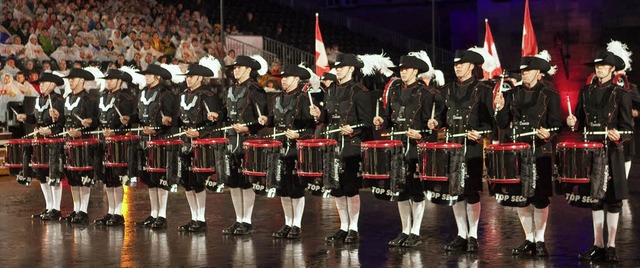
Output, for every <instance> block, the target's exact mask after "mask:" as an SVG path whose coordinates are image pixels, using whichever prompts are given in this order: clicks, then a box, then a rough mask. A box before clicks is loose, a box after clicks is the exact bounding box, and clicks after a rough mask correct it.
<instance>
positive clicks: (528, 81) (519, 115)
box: [497, 50, 563, 257]
mask: <svg viewBox="0 0 640 268" xmlns="http://www.w3.org/2000/svg"><path fill="white" fill-rule="evenodd" d="M550 60H551V56H550V55H549V53H548V52H547V51H546V50H545V51H542V52H540V53H539V54H538V55H535V56H525V57H522V59H521V60H520V70H521V72H522V84H521V85H519V86H516V87H515V88H513V90H511V91H510V94H509V95H510V96H509V97H507V99H508V103H506V104H505V103H504V98H497V103H498V105H497V106H498V107H500V110H502V109H503V108H504V107H509V108H508V109H506V110H508V112H509V115H510V116H509V118H507V119H508V120H501V121H504V122H498V125H501V128H508V126H509V123H512V124H513V126H512V128H513V129H515V130H514V133H515V136H513V135H509V136H512V137H511V138H512V139H514V141H516V142H525V143H528V144H530V145H534V140H533V139H535V148H534V150H535V157H536V174H537V178H536V181H535V193H534V194H533V196H532V197H530V198H528V199H527V202H526V203H527V206H526V207H519V208H517V210H518V217H519V218H520V223H521V224H522V229H524V233H525V241H524V242H522V244H520V246H518V247H516V248H513V250H512V253H513V254H514V255H522V254H531V255H536V256H538V257H545V256H547V255H548V253H547V248H546V246H545V244H544V232H545V229H546V226H547V216H548V215H549V204H550V200H549V197H550V196H552V195H553V185H552V178H551V177H552V170H553V162H552V159H553V152H554V149H555V148H554V147H555V146H554V145H555V142H556V137H557V132H555V131H553V132H552V131H551V130H549V129H551V128H554V129H556V131H557V130H559V128H560V127H562V125H563V122H562V118H561V115H560V96H559V95H558V92H557V91H556V89H555V88H554V86H553V83H552V81H551V79H544V78H549V77H550V76H551V75H553V74H554V73H555V72H556V67H555V66H551V64H549V62H550ZM505 105H506V106H505ZM505 118H506V117H498V119H499V120H500V119H505ZM532 131H535V135H527V136H521V134H524V133H529V132H532ZM531 206H533V208H532V207H531Z"/></svg>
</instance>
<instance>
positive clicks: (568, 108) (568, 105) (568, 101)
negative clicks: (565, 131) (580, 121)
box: [567, 93, 576, 131]
mask: <svg viewBox="0 0 640 268" xmlns="http://www.w3.org/2000/svg"><path fill="white" fill-rule="evenodd" d="M567 111H569V116H573V112H572V111H571V99H569V93H567ZM575 126H576V125H573V126H571V131H574V130H575Z"/></svg>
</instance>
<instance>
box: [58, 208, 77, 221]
mask: <svg viewBox="0 0 640 268" xmlns="http://www.w3.org/2000/svg"><path fill="white" fill-rule="evenodd" d="M76 214H77V213H76V212H75V211H73V212H71V213H69V215H67V216H66V217H63V218H61V219H60V220H62V221H66V222H71V221H72V220H73V218H75V217H76Z"/></svg>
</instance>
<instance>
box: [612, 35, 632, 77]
mask: <svg viewBox="0 0 640 268" xmlns="http://www.w3.org/2000/svg"><path fill="white" fill-rule="evenodd" d="M607 51H609V52H611V53H613V54H614V55H616V56H618V57H620V58H621V59H622V61H624V69H622V70H621V71H630V70H631V55H632V54H633V53H631V51H630V50H629V47H628V46H627V45H626V44H623V43H622V42H620V41H616V40H611V42H609V43H608V44H607Z"/></svg>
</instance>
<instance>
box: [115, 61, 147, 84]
mask: <svg viewBox="0 0 640 268" xmlns="http://www.w3.org/2000/svg"><path fill="white" fill-rule="evenodd" d="M119 70H120V71H123V72H125V73H128V74H129V75H130V76H131V83H133V84H136V85H138V88H139V89H143V88H144V87H146V86H147V79H145V78H144V75H142V74H139V73H138V71H139V70H138V69H136V68H134V67H129V66H122V67H120V69H119Z"/></svg>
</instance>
